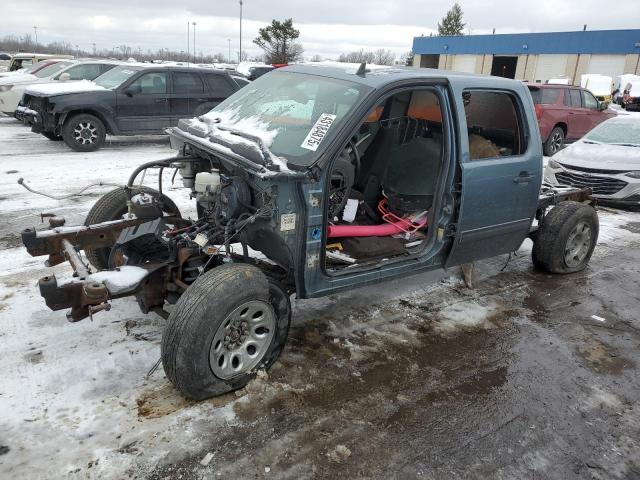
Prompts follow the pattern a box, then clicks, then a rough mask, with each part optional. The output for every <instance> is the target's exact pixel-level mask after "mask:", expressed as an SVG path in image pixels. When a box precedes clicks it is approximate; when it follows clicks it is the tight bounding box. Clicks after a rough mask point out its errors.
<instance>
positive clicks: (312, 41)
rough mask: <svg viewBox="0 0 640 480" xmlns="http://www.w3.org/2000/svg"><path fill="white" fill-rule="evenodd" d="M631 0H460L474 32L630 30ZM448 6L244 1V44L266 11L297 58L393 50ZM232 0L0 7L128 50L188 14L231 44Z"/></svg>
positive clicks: (54, 36) (179, 30)
mask: <svg viewBox="0 0 640 480" xmlns="http://www.w3.org/2000/svg"><path fill="white" fill-rule="evenodd" d="M637 1H638V0H633V1H631V2H628V3H626V4H625V3H624V2H622V3H611V4H607V3H606V2H603V1H602V0H537V1H535V2H532V1H526V2H525V1H523V0H466V1H465V0H463V1H461V2H460V5H461V6H462V9H463V11H464V21H465V23H466V24H467V27H466V29H471V32H472V33H477V34H480V33H491V30H492V29H493V28H494V27H495V28H496V33H514V32H545V31H558V30H581V29H582V26H583V24H585V23H586V24H587V25H588V28H589V30H600V29H618V28H638V27H640V9H639V8H636V7H637V4H636V2H637ZM452 4H453V1H452V2H451V3H448V2H442V1H436V0H422V1H420V0H384V1H382V0H316V1H302V0H244V7H243V18H244V20H243V35H242V37H243V40H242V41H243V49H244V50H246V51H248V53H249V54H250V55H254V54H257V53H259V52H260V50H259V49H258V48H257V47H256V46H255V45H254V44H253V43H252V40H253V39H254V38H255V37H256V35H257V32H258V29H259V28H260V27H262V26H265V25H266V24H267V23H269V22H270V21H271V20H272V19H273V18H277V19H280V20H282V19H285V18H289V17H292V18H293V20H294V24H295V25H296V27H297V28H298V29H299V30H300V34H301V35H300V40H301V42H302V44H303V47H304V50H305V56H307V57H310V56H312V55H314V54H320V55H321V56H323V57H327V58H334V57H337V56H338V55H339V54H340V53H342V52H348V51H352V50H358V49H360V48H364V49H366V50H369V49H376V48H381V47H384V48H389V49H391V50H393V51H394V52H395V53H397V54H398V55H400V54H401V53H403V52H406V51H409V50H410V49H411V43H412V39H413V37H414V36H419V35H421V34H424V35H429V33H430V32H433V31H435V28H436V26H437V23H438V21H439V20H440V19H441V18H442V16H443V15H444V14H445V13H446V11H447V10H448V9H449V8H450V6H451V5H452ZM238 14H239V5H238V0H191V1H178V0H134V1H131V0H108V1H107V0H93V1H91V2H89V3H87V2H86V1H82V2H81V1H72V0H56V1H55V2H54V1H52V0H19V1H10V2H7V3H5V4H4V7H3V8H2V31H1V32H0V35H2V34H11V35H18V36H22V35H24V34H25V33H30V34H32V35H33V28H32V27H33V26H34V25H37V26H38V40H39V41H40V42H46V43H48V42H51V41H56V40H58V41H68V42H70V43H72V44H73V45H76V44H77V45H79V46H80V48H83V49H85V50H87V51H90V50H91V49H92V45H91V44H92V42H95V43H96V44H97V48H98V49H101V48H107V49H111V48H113V47H114V46H116V45H122V44H126V45H129V46H131V47H132V48H133V49H134V50H135V49H137V48H138V47H140V48H142V49H143V50H146V49H148V48H151V49H154V50H155V49H159V48H169V49H173V50H178V51H179V50H186V48H187V22H194V21H195V22H196V23H197V26H196V50H197V51H198V52H200V51H202V52H203V53H211V54H213V53H218V52H221V53H224V54H225V55H227V52H228V43H227V39H231V50H232V55H235V53H234V52H237V51H238V38H239V32H238V27H239V20H238Z"/></svg>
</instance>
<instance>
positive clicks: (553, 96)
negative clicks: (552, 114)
mask: <svg viewBox="0 0 640 480" xmlns="http://www.w3.org/2000/svg"><path fill="white" fill-rule="evenodd" d="M529 90H530V91H531V97H532V98H533V103H535V104H536V105H539V104H541V103H542V104H550V103H556V102H557V101H558V98H559V97H560V89H559V88H529Z"/></svg>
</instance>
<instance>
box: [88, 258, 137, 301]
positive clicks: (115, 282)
mask: <svg viewBox="0 0 640 480" xmlns="http://www.w3.org/2000/svg"><path fill="white" fill-rule="evenodd" d="M148 274H149V272H148V271H147V270H145V269H144V268H140V267H135V266H132V265H125V266H123V267H120V268H119V269H118V270H104V271H102V272H96V273H93V274H91V275H89V277H88V278H87V280H89V281H94V282H98V283H104V284H105V285H106V286H107V288H108V289H109V292H111V294H112V295H117V294H119V293H122V292H126V291H128V290H131V289H132V288H133V287H135V286H136V285H137V284H138V283H140V282H141V281H142V280H143V279H144V278H145V277H146V276H147V275H148Z"/></svg>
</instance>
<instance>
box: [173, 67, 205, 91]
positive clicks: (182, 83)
mask: <svg viewBox="0 0 640 480" xmlns="http://www.w3.org/2000/svg"><path fill="white" fill-rule="evenodd" d="M173 91H174V93H177V94H185V93H202V92H204V84H203V83H202V79H201V78H200V75H198V74H197V73H191V72H175V73H174V74H173Z"/></svg>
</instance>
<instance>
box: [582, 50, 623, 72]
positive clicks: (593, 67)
mask: <svg viewBox="0 0 640 480" xmlns="http://www.w3.org/2000/svg"><path fill="white" fill-rule="evenodd" d="M625 60H626V58H625V56H624V55H591V58H590V59H589V65H588V66H587V73H599V74H600V75H607V76H609V77H617V76H618V75H622V74H623V73H624V64H625Z"/></svg>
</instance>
